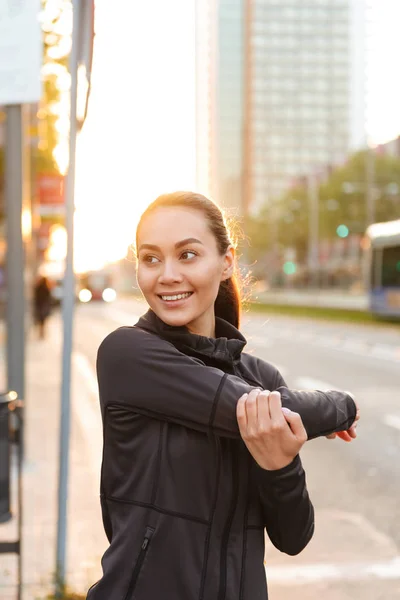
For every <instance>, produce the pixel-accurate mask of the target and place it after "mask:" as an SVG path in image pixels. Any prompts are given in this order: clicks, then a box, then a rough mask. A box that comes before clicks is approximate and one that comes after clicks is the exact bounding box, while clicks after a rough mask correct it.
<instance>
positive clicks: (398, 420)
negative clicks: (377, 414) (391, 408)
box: [382, 415, 400, 431]
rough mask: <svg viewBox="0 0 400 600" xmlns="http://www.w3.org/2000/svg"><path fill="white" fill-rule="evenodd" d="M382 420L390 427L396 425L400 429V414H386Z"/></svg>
mask: <svg viewBox="0 0 400 600" xmlns="http://www.w3.org/2000/svg"><path fill="white" fill-rule="evenodd" d="M382 421H383V422H384V423H385V425H388V427H394V428H395V429H398V430H399V431H400V417H399V416H398V415H384V417H383V419H382Z"/></svg>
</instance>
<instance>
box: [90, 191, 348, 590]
mask: <svg viewBox="0 0 400 600" xmlns="http://www.w3.org/2000/svg"><path fill="white" fill-rule="evenodd" d="M136 250H137V261H138V264H137V278H138V283H139V286H140V288H141V290H142V293H143V295H144V297H145V299H146V300H147V303H148V304H149V307H150V309H149V310H148V312H147V313H146V314H145V315H144V316H143V317H141V318H140V320H139V321H138V323H137V324H136V325H135V326H133V327H122V328H119V329H117V330H116V331H114V332H113V333H111V334H110V335H109V336H108V337H107V338H106V339H105V340H104V341H103V343H102V344H101V346H100V348H99V351H98V360H97V372H98V381H99V390H100V403H101V411H102V417H103V426H104V453H103V464H102V472H101V503H102V510H103V521H104V527H105V531H106V533H107V536H108V539H109V542H110V546H109V548H108V550H107V551H106V553H105V555H104V557H103V561H102V566H103V577H102V578H101V580H100V581H99V582H97V583H96V584H95V585H94V586H93V587H92V588H91V589H90V590H89V592H88V598H90V600H266V599H267V597H268V593H267V584H266V576H265V570H264V564H263V559H264V530H266V531H267V534H268V536H269V538H270V539H271V541H272V543H273V544H274V545H275V546H276V547H277V548H278V549H279V550H281V551H282V552H286V553H287V554H297V553H299V552H301V550H302V549H303V548H304V547H305V546H306V545H307V543H308V542H309V540H310V539H311V537H312V535H313V531H314V511H313V506H312V504H311V501H310V499H309V496H308V492H307V488H306V480H305V473H304V470H303V467H302V464H301V460H300V457H299V452H300V450H301V448H302V446H303V444H304V443H305V442H306V440H307V439H312V438H315V437H318V436H332V435H333V434H334V433H335V432H342V433H341V436H342V437H343V438H344V439H347V440H351V439H352V438H353V437H355V421H356V420H357V419H358V413H357V407H356V405H355V403H354V400H353V399H352V397H351V395H350V394H347V393H344V392H338V391H330V392H326V393H323V392H319V391H314V392H311V391H310V392H305V391H301V392H300V391H294V390H289V389H288V388H287V386H286V385H285V382H284V380H283V378H282V376H281V375H280V373H279V372H278V371H277V370H276V369H275V367H273V366H272V365H271V364H269V363H267V362H265V361H263V360H261V359H259V358H257V357H256V356H254V355H250V354H247V353H245V352H244V351H243V349H244V347H245V344H246V340H245V338H244V337H243V335H242V334H241V333H240V331H239V321H240V297H239V292H238V286H237V284H236V280H235V250H234V247H233V244H232V243H231V240H230V238H229V233H228V230H227V227H226V224H225V221H224V218H223V215H222V214H221V211H220V210H219V208H218V207H217V206H216V205H215V204H214V203H213V202H211V201H210V200H208V199H207V198H205V197H204V196H201V195H200V194H195V193H191V192H177V193H173V194H166V195H163V196H160V197H159V198H157V199H156V200H155V201H154V202H153V203H152V204H151V205H150V206H149V207H148V208H147V209H146V211H145V212H144V214H143V215H142V217H141V220H140V222H139V225H138V228H137V236H136Z"/></svg>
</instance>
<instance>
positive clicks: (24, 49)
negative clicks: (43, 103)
mask: <svg viewBox="0 0 400 600" xmlns="http://www.w3.org/2000/svg"><path fill="white" fill-rule="evenodd" d="M40 8H41V4H40V0H0V105H1V104H3V105H8V104H30V103H32V102H39V100H40V97H41V95H42V94H41V92H42V86H41V76H40V71H41V66H42V60H43V56H42V52H43V42H42V30H41V25H40V21H39V15H40Z"/></svg>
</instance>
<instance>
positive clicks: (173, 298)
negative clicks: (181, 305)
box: [157, 292, 193, 302]
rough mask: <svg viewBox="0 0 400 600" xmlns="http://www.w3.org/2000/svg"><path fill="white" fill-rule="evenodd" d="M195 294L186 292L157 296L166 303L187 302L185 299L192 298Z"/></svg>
mask: <svg viewBox="0 0 400 600" xmlns="http://www.w3.org/2000/svg"><path fill="white" fill-rule="evenodd" d="M192 294H193V292H184V293H182V294H157V295H158V297H159V298H161V300H164V302H175V301H176V300H185V298H190V296H191V295H192Z"/></svg>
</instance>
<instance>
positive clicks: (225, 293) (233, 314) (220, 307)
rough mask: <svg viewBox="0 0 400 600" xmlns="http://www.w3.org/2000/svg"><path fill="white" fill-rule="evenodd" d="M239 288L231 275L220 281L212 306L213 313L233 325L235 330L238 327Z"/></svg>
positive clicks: (234, 276)
mask: <svg viewBox="0 0 400 600" xmlns="http://www.w3.org/2000/svg"><path fill="white" fill-rule="evenodd" d="M240 312H241V300H240V288H239V284H238V282H237V277H236V275H233V276H232V277H230V278H229V279H226V280H225V281H221V283H220V286H219V290H218V296H217V299H216V300H215V304H214V313H215V316H216V317H220V318H221V319H224V320H225V321H228V322H229V323H231V324H232V325H234V326H235V327H236V328H237V329H239V326H240Z"/></svg>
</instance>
